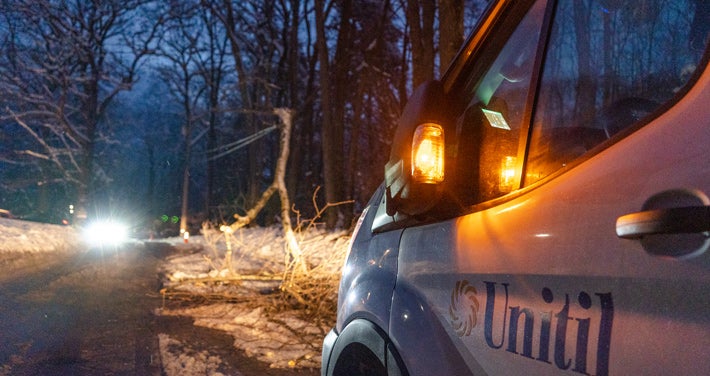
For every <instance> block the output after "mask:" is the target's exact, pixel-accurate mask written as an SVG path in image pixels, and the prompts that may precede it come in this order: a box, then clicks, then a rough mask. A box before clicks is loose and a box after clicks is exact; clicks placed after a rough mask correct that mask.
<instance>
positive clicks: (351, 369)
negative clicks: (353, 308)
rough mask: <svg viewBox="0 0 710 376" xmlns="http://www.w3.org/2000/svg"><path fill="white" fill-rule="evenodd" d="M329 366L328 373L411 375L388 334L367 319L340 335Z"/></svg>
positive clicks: (346, 328) (356, 322) (348, 326)
mask: <svg viewBox="0 0 710 376" xmlns="http://www.w3.org/2000/svg"><path fill="white" fill-rule="evenodd" d="M323 366H324V367H325V366H326V365H325V364H324V365H323ZM327 367H328V368H327V370H326V372H324V373H323V374H324V375H328V376H330V375H333V376H339V375H385V376H408V373H407V371H406V369H405V367H404V365H403V363H402V360H401V358H400V356H399V354H398V353H397V350H396V349H395V348H394V345H393V344H392V342H391V341H390V340H389V339H388V337H387V334H386V333H385V332H384V331H383V330H382V329H380V328H379V327H378V326H377V325H375V324H374V323H372V322H371V321H368V320H365V319H357V320H354V321H352V322H351V323H349V324H348V325H347V326H346V327H345V328H344V329H343V331H342V332H341V333H340V335H338V339H337V340H336V341H335V345H334V346H333V350H332V352H331V357H330V361H329V362H328V364H327Z"/></svg>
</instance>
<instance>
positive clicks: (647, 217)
mask: <svg viewBox="0 0 710 376" xmlns="http://www.w3.org/2000/svg"><path fill="white" fill-rule="evenodd" d="M697 233H705V236H706V237H710V206H687V207H680V208H667V209H655V210H647V211H642V212H638V213H631V214H626V215H623V216H621V217H619V218H618V219H617V220H616V235H617V236H618V237H620V238H624V239H640V238H642V237H644V236H646V235H657V234H697Z"/></svg>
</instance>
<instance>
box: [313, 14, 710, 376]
mask: <svg viewBox="0 0 710 376" xmlns="http://www.w3.org/2000/svg"><path fill="white" fill-rule="evenodd" d="M709 28H710V3H709V2H708V1H703V0H678V1H665V0H639V1H618V0H559V1H552V0H549V1H548V0H537V1H533V0H517V1H492V2H491V4H490V6H489V8H488V9H487V11H486V12H485V14H484V16H483V17H482V19H481V21H480V22H479V26H477V28H476V29H475V30H474V31H473V33H472V35H471V36H470V37H469V39H468V40H467V42H466V43H465V45H464V46H463V48H462V50H461V52H460V54H459V56H458V57H457V59H456V60H455V61H454V62H453V64H452V65H451V67H450V68H449V70H448V72H447V74H446V75H445V76H444V77H443V78H442V80H441V81H438V82H430V83H427V84H425V85H423V86H422V87H421V88H419V89H418V90H417V91H416V92H415V93H414V94H413V96H412V98H411V99H410V101H409V103H408V105H407V107H406V108H405V110H404V112H403V114H402V117H401V119H400V124H399V128H398V130H397V133H396V135H395V139H394V140H393V146H392V152H391V155H390V161H389V163H388V164H387V166H385V171H384V183H383V184H382V186H381V187H380V189H379V190H378V191H377V192H376V193H375V195H374V196H373V198H372V200H371V201H370V203H369V205H368V206H367V209H366V210H365V211H364V213H363V214H362V216H361V218H360V222H359V225H358V228H357V230H356V232H355V234H354V236H353V240H352V245H351V250H350V253H349V255H348V258H347V262H346V265H345V267H344V269H343V275H342V280H341V285H340V292H339V302H338V316H337V324H336V327H335V328H334V329H333V330H332V331H331V332H330V333H329V334H328V336H327V337H326V338H325V341H324V346H323V363H322V374H323V375H469V374H475V375H555V374H569V375H572V374H581V375H598V376H601V375H610V374H612V375H710V252H708V248H709V247H710V206H709V205H710V199H708V195H710V70H709V69H707V63H708V58H709V57H710V53H709V52H708V51H709V50H708V34H709V33H708V30H709Z"/></svg>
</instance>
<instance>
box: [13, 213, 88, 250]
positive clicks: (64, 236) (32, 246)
mask: <svg viewBox="0 0 710 376" xmlns="http://www.w3.org/2000/svg"><path fill="white" fill-rule="evenodd" d="M80 242H81V239H80V236H79V234H78V233H77V232H76V231H75V230H74V228H72V227H68V226H60V225H50V224H46V223H37V222H28V221H20V220H15V219H7V218H0V253H10V252H22V253H42V252H58V251H59V252H64V251H69V250H73V249H76V248H77V246H79V244H80Z"/></svg>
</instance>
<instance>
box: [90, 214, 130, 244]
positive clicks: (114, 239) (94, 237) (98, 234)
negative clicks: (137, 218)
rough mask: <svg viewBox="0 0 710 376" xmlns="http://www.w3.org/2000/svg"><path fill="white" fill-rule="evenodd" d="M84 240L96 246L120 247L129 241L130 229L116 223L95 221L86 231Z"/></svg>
mask: <svg viewBox="0 0 710 376" xmlns="http://www.w3.org/2000/svg"><path fill="white" fill-rule="evenodd" d="M84 239H86V241H87V242H88V243H89V244H90V245H94V246H102V245H120V244H121V243H123V242H124V241H126V240H127V239H128V228H127V227H126V226H125V225H124V224H122V223H119V222H115V221H110V220H109V221H95V222H92V223H90V224H89V225H88V226H87V227H86V228H85V229H84Z"/></svg>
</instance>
